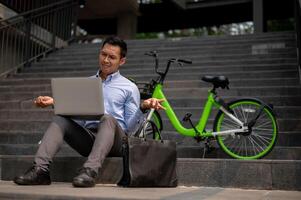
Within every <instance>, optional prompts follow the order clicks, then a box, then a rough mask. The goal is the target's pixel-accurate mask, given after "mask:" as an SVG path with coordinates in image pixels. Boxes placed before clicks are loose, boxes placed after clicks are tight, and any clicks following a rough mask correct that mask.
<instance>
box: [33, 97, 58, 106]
mask: <svg viewBox="0 0 301 200" xmlns="http://www.w3.org/2000/svg"><path fill="white" fill-rule="evenodd" d="M33 103H34V104H35V105H36V106H37V107H41V108H45V107H47V106H52V105H53V104H54V101H53V98H52V97H49V96H39V97H37V98H36V99H35V100H34V101H33Z"/></svg>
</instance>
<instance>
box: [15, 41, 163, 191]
mask: <svg viewBox="0 0 301 200" xmlns="http://www.w3.org/2000/svg"><path fill="white" fill-rule="evenodd" d="M126 53H127V45H126V43H125V42H124V41H123V40H121V39H120V38H118V37H109V38H107V39H105V40H104V42H103V44H102V47H101V50H100V54H99V71H98V73H97V74H96V75H95V76H96V77H99V78H101V79H102V82H103V93H104V105H105V114H104V115H103V116H102V117H101V119H100V121H75V120H72V119H70V118H67V117H62V116H55V117H54V119H53V121H52V123H51V124H50V125H49V127H48V129H47V130H46V132H45V134H44V136H43V139H42V140H41V144H40V146H39V149H38V151H37V153H36V155H35V158H34V164H33V166H32V167H31V168H30V169H29V170H28V171H27V172H25V174H23V175H21V176H19V177H16V178H15V179H14V182H15V183H16V184H19V185H48V184H51V180H50V175H49V165H50V164H51V162H52V159H53V157H54V156H55V154H56V153H57V152H58V150H59V149H60V147H61V146H62V144H63V141H65V142H66V143H68V144H69V145H70V146H71V147H72V148H74V149H75V150H76V151H77V152H78V153H79V154H81V155H83V156H85V157H88V158H87V161H86V162H85V163H84V165H83V168H82V169H81V170H80V172H79V174H78V176H76V177H75V178H74V179H73V186H74V187H93V186H94V185H95V180H96V178H97V175H98V171H99V168H100V167H101V166H102V163H103V161H104V159H105V157H106V156H107V155H109V154H110V155H112V156H121V143H122V137H123V136H125V133H128V134H130V133H132V132H134V131H135V130H136V129H137V128H138V126H139V124H140V123H141V122H142V120H143V113H142V112H141V110H140V94H139V90H138V88H137V86H136V85H135V84H134V83H132V82H131V81H129V80H128V79H126V78H125V77H123V76H122V75H121V74H120V73H119V67H120V66H122V65H123V64H124V63H125V62H126ZM162 101H163V100H158V99H154V98H151V99H147V100H145V101H143V103H142V104H141V109H143V110H144V109H149V108H155V109H164V108H163V107H162V106H161V104H160V103H161V102H162ZM34 103H35V104H36V105H37V106H38V107H42V108H44V107H47V106H51V105H53V104H54V103H55V102H54V100H53V98H52V97H49V96H39V97H38V98H37V99H36V100H35V101H34Z"/></svg>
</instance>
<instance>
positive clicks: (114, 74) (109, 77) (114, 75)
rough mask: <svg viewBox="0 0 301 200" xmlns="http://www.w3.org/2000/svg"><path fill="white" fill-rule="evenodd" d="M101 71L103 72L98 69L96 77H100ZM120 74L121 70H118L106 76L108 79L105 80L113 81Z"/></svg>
mask: <svg viewBox="0 0 301 200" xmlns="http://www.w3.org/2000/svg"><path fill="white" fill-rule="evenodd" d="M100 73H101V71H100V70H98V71H97V73H96V77H100ZM119 76H120V72H119V70H118V71H117V72H115V73H113V74H110V75H108V76H107V78H106V80H104V81H106V82H108V81H112V80H113V79H115V78H118V77H119Z"/></svg>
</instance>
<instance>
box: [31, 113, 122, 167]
mask: <svg viewBox="0 0 301 200" xmlns="http://www.w3.org/2000/svg"><path fill="white" fill-rule="evenodd" d="M123 136H125V133H124V131H123V130H122V128H121V127H120V126H119V124H118V122H117V120H116V119H115V118H114V117H112V116H110V115H106V114H105V115H103V116H102V117H101V119H100V123H99V125H98V129H97V130H95V132H93V131H90V130H88V129H86V128H83V127H82V126H80V125H79V124H77V123H76V122H74V121H73V120H71V119H69V118H66V117H62V116H55V117H54V119H53V121H52V122H51V124H50V125H49V127H48V129H47V131H46V132H45V134H44V136H43V139H42V140H41V144H40V146H39V149H38V151H37V153H36V155H35V159H34V163H35V165H36V166H38V167H40V168H42V169H44V170H49V165H50V164H51V162H52V159H53V157H54V156H55V154H56V153H57V152H58V151H59V149H60V148H61V146H62V145H63V142H64V141H65V142H66V143H68V144H69V145H70V146H71V147H72V148H73V149H74V150H76V151H77V152H78V153H79V154H81V155H82V156H85V157H88V159H87V161H86V162H85V163H84V166H83V167H89V168H91V169H93V170H94V171H95V172H98V169H99V168H100V167H101V166H102V163H103V161H104V159H105V158H106V156H108V155H110V156H121V153H122V152H121V147H122V137H123Z"/></svg>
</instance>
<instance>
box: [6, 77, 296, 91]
mask: <svg viewBox="0 0 301 200" xmlns="http://www.w3.org/2000/svg"><path fill="white" fill-rule="evenodd" d="M39 82H42V84H39ZM43 82H46V81H45V80H44V79H29V80H24V81H23V84H22V82H21V81H19V80H18V79H15V81H10V82H6V84H5V85H2V86H0V92H20V91H22V92H25V91H50V90H51V85H50V83H49V82H50V78H49V81H47V83H45V84H43ZM136 84H137V86H138V88H140V89H143V88H145V84H148V82H137V83H136ZM296 85H299V79H297V78H269V79H265V78H263V79H255V78H254V79H243V80H241V79H232V80H231V81H230V85H229V87H230V88H231V89H232V87H233V88H234V89H235V87H246V88H247V87H258V88H260V87H264V86H270V87H282V86H296ZM210 87H211V84H210V83H206V82H204V81H201V80H190V81H189V80H173V81H166V82H165V83H164V88H210ZM141 91H142V90H141Z"/></svg>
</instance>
